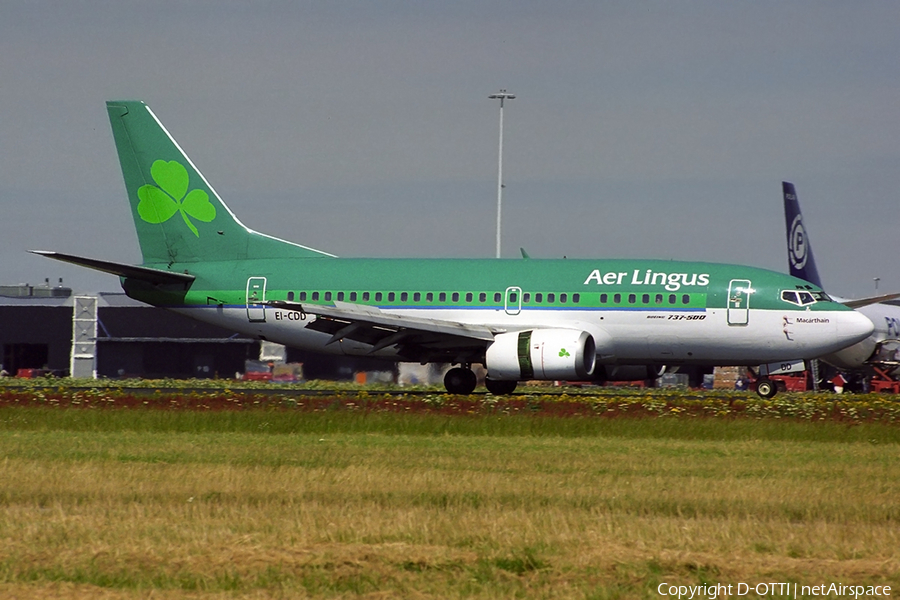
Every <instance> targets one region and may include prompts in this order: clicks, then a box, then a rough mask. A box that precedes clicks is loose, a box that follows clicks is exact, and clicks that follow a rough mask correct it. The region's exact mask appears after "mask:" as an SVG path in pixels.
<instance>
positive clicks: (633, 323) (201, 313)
mask: <svg viewBox="0 0 900 600" xmlns="http://www.w3.org/2000/svg"><path fill="white" fill-rule="evenodd" d="M107 111H108V113H109V120H110V123H111V124H112V130H113V136H114V138H115V143H116V149H117V150H118V154H119V161H120V163H121V166H122V174H123V176H124V178H125V188H126V190H127V195H128V200H129V203H130V204H131V212H132V216H133V217H134V224H135V228H136V229H137V235H138V241H139V243H140V247H141V253H142V256H143V264H141V265H140V266H135V265H127V264H122V263H117V262H110V261H103V260H95V259H90V258H84V257H79V256H73V255H69V254H61V253H58V252H44V251H36V252H38V253H39V254H43V255H45V256H48V257H50V258H55V259H58V260H63V261H67V262H71V263H75V264H78V265H81V266H85V267H89V268H92V269H97V270H100V271H104V272H107V273H111V274H114V275H118V276H119V277H120V280H121V284H122V288H123V289H124V290H125V292H126V293H127V294H128V295H129V296H130V297H132V298H135V299H137V300H140V301H142V302H146V303H148V304H152V305H154V306H160V307H164V308H167V309H170V310H173V311H176V312H179V313H182V314H185V315H188V316H190V317H193V318H196V319H198V320H201V321H206V322H209V323H213V324H216V325H220V326H222V327H225V328H228V329H231V330H233V331H240V332H242V333H244V334H249V335H253V336H256V337H258V338H259V339H262V340H269V341H273V342H278V343H281V344H285V345H288V346H292V347H297V348H303V349H307V350H313V351H318V352H324V353H331V354H340V355H353V356H371V357H381V358H384V359H387V360H394V361H412V362H421V363H429V362H441V363H453V364H458V365H459V366H458V367H456V368H453V369H451V370H450V371H449V372H448V373H447V376H446V377H445V380H444V383H445V385H446V387H447V390H448V391H449V392H452V393H462V394H467V393H470V392H471V391H472V390H474V388H475V386H476V381H475V375H474V374H473V372H472V370H471V369H470V367H471V365H472V364H479V363H480V364H483V365H484V366H485V367H486V368H487V377H488V378H487V380H486V382H485V383H486V386H487V388H488V390H489V391H491V392H493V393H511V392H513V391H514V390H515V387H516V383H517V382H518V381H523V380H531V379H543V380H579V381H584V380H597V379H603V378H604V377H605V376H606V374H607V373H608V372H609V371H610V370H611V369H613V368H616V367H621V366H624V365H636V366H640V367H646V368H647V369H649V370H652V371H657V372H658V371H659V369H661V368H662V367H663V366H668V367H674V366H681V365H692V364H704V365H710V364H714V365H751V366H757V365H758V366H760V368H761V372H762V373H763V375H765V374H767V373H769V372H771V371H772V370H773V369H776V368H778V366H779V365H785V364H786V365H792V364H797V362H798V361H803V360H805V359H811V358H815V357H818V356H822V355H824V354H828V353H831V352H834V351H837V350H840V349H841V348H844V347H847V346H849V345H851V344H854V343H856V342H858V341H860V340H862V339H865V338H866V337H867V336H868V335H869V334H870V333H872V331H873V325H872V323H871V321H869V320H868V319H867V318H866V317H865V316H863V315H861V314H859V313H857V312H855V311H853V310H852V309H849V308H847V307H846V306H844V305H842V304H839V303H837V302H834V301H832V300H831V299H830V298H829V297H828V296H827V295H826V294H825V293H824V292H823V291H822V290H821V289H820V288H818V287H816V286H813V285H811V284H809V283H807V282H805V281H802V280H800V279H797V278H794V277H790V276H788V275H784V274H781V273H776V272H774V271H768V270H764V269H757V268H754V267H746V266H739V265H726V264H714V263H700V262H677V261H671V260H622V259H616V260H610V259H587V260H584V259H579V260H565V259H563V260H539V259H526V258H523V259H515V260H513V259H372V258H337V257H335V256H334V255H332V254H328V253H326V252H322V251H319V250H314V249H312V248H308V247H306V246H301V245H299V244H295V243H292V242H287V241H284V240H280V239H277V238H274V237H271V236H268V235H264V234H261V233H257V232H255V231H253V230H251V229H249V228H247V227H246V226H244V225H243V224H242V223H241V222H240V221H239V220H238V219H237V217H235V215H234V214H233V213H232V212H231V211H230V210H229V209H228V207H227V206H226V205H225V203H224V202H223V201H222V199H221V198H220V197H219V195H218V194H217V193H216V191H215V190H214V189H213V187H212V186H211V185H210V184H209V182H208V181H207V180H206V179H205V178H204V177H203V175H202V174H201V173H200V171H199V170H198V169H197V168H196V167H195V166H194V164H193V162H191V160H190V159H189V158H188V157H187V155H186V154H185V153H184V152H183V151H182V149H181V148H180V146H179V145H178V144H177V143H176V142H175V140H174V138H173V137H172V136H171V135H170V134H169V133H168V131H167V130H166V129H165V127H163V125H162V123H161V122H160V121H159V119H158V118H157V117H156V115H155V114H154V113H153V112H152V111H151V110H150V108H149V107H148V106H147V105H146V104H144V103H143V102H139V101H113V102H107ZM795 290H801V291H803V292H806V293H805V294H797V293H788V294H783V293H782V292H784V291H795ZM801 297H802V298H803V299H804V300H803V301H802V302H801V301H799V300H797V299H798V298H801ZM775 390H776V388H775V386H774V385H772V382H771V381H770V380H768V379H766V378H763V379H762V380H761V382H760V385H759V389H758V391H759V393H760V394H762V395H765V396H772V395H774V393H775Z"/></svg>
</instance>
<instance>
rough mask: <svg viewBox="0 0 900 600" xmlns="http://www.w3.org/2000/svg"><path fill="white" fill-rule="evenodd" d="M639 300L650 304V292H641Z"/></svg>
mask: <svg viewBox="0 0 900 600" xmlns="http://www.w3.org/2000/svg"><path fill="white" fill-rule="evenodd" d="M641 302H643V303H644V304H650V294H643V295H642V296H641Z"/></svg>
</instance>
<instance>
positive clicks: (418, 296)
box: [413, 292, 422, 302]
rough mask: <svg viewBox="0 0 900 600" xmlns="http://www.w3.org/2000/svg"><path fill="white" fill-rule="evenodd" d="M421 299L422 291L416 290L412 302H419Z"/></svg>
mask: <svg viewBox="0 0 900 600" xmlns="http://www.w3.org/2000/svg"><path fill="white" fill-rule="evenodd" d="M421 301H422V293H421V292H416V293H415V294H413V302H421Z"/></svg>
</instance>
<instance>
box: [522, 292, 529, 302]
mask: <svg viewBox="0 0 900 600" xmlns="http://www.w3.org/2000/svg"><path fill="white" fill-rule="evenodd" d="M522 302H526V303H527V302H531V292H525V293H524V294H522Z"/></svg>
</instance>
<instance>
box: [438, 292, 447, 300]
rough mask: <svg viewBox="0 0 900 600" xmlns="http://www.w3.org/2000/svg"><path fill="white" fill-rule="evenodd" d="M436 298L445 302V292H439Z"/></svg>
mask: <svg viewBox="0 0 900 600" xmlns="http://www.w3.org/2000/svg"><path fill="white" fill-rule="evenodd" d="M438 300H440V301H441V302H446V301H447V292H441V293H440V295H438Z"/></svg>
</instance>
